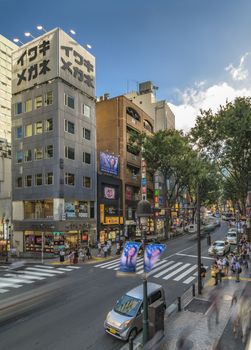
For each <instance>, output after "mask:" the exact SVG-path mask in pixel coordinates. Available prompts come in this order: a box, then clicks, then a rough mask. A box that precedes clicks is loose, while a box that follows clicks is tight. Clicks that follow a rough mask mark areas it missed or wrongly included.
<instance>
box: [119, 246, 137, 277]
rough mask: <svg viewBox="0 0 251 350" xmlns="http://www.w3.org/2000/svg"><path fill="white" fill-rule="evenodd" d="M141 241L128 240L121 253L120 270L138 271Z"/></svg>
mask: <svg viewBox="0 0 251 350" xmlns="http://www.w3.org/2000/svg"><path fill="white" fill-rule="evenodd" d="M140 246H141V243H140V242H127V243H126V245H125V247H124V249H123V253H122V255H121V260H120V267H119V271H121V272H136V263H137V255H138V251H139V248H140Z"/></svg>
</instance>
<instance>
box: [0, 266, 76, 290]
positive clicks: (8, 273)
mask: <svg viewBox="0 0 251 350" xmlns="http://www.w3.org/2000/svg"><path fill="white" fill-rule="evenodd" d="M2 268H3V271H4V274H3V276H1V277H0V294H4V293H7V292H9V291H10V290H11V288H14V289H17V288H21V287H23V286H25V285H28V284H32V283H35V282H37V281H42V280H45V279H46V278H49V277H55V276H60V275H63V274H65V273H67V272H72V271H74V270H77V269H79V268H80V267H78V266H64V267H53V266H48V265H34V266H29V267H25V268H22V269H18V270H11V269H9V268H8V267H7V266H4V267H3V266H2Z"/></svg>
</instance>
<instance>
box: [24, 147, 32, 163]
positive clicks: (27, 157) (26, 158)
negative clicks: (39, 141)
mask: <svg viewBox="0 0 251 350" xmlns="http://www.w3.org/2000/svg"><path fill="white" fill-rule="evenodd" d="M24 161H25V162H31V161H32V157H31V150H30V149H27V150H26V151H24Z"/></svg>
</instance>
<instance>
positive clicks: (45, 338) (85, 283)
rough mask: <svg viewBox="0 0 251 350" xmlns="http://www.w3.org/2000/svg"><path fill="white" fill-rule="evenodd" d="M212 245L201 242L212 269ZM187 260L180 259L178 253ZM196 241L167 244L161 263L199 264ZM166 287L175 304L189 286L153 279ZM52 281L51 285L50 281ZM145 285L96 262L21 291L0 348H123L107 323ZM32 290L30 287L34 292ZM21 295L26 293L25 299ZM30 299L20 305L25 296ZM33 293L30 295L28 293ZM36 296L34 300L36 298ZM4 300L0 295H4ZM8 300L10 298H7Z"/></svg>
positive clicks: (5, 314)
mask: <svg viewBox="0 0 251 350" xmlns="http://www.w3.org/2000/svg"><path fill="white" fill-rule="evenodd" d="M226 231H227V226H226V224H223V225H222V226H221V227H219V228H217V229H216V230H215V231H214V233H213V234H212V240H216V239H220V238H222V237H224V235H225V233H226ZM207 249H208V246H207V241H206V239H203V240H202V250H201V251H202V257H203V258H202V261H203V263H204V265H208V266H209V265H210V264H211V260H210V259H208V254H207ZM177 253H178V254H184V255H176V254H177ZM196 254H197V241H196V240H195V239H193V238H192V237H191V236H188V235H186V236H183V237H179V238H177V239H174V240H171V241H169V242H167V250H166V252H165V253H164V254H163V257H162V259H164V258H167V259H169V260H170V259H172V261H174V262H182V264H196V262H197V257H196ZM149 280H150V281H154V282H156V283H159V284H162V285H163V287H164V289H165V291H166V299H167V304H171V303H172V302H173V301H174V300H175V299H176V298H177V296H180V295H181V294H182V293H183V291H184V290H185V289H187V288H188V287H189V285H184V283H181V282H175V281H173V279H168V280H163V279H161V278H154V277H153V276H151V277H150V278H149ZM47 281H48V280H47ZM140 283H141V276H140V275H135V276H132V277H131V276H130V277H128V276H127V277H121V276H119V275H118V274H117V272H116V271H114V270H113V269H105V268H103V269H102V268H97V267H95V263H94V264H92V265H84V266H82V267H81V268H80V269H79V270H76V271H74V272H72V273H69V274H67V275H64V278H60V277H58V278H55V279H54V280H53V281H51V282H46V283H44V284H43V283H41V285H38V286H35V287H32V288H33V289H32V290H29V289H28V287H26V289H25V290H24V291H23V292H22V293H21V292H19V291H16V294H15V295H14V296H13V295H12V296H11V297H12V299H11V300H12V301H13V304H14V305H13V307H12V306H10V307H8V308H7V309H5V310H2V311H1V314H0V344H1V345H0V348H1V349H7V350H27V349H31V350H47V349H48V350H51V349H53V350H62V349H71V350H106V349H107V350H108V349H109V350H115V349H119V348H120V347H121V346H122V345H123V343H122V342H121V341H119V340H117V339H115V338H113V337H111V336H109V335H107V334H105V333H104V330H103V322H104V319H105V316H106V314H107V312H108V311H109V310H111V308H112V307H113V306H114V303H115V301H116V300H117V299H118V298H119V297H120V296H121V295H122V294H123V293H125V292H126V291H128V290H130V289H131V288H133V287H134V286H136V285H138V284H140ZM30 288H31V287H30ZM20 293H21V294H20ZM25 293H27V295H30V297H29V300H28V301H26V302H22V303H19V300H20V298H21V297H23V296H25ZM28 293H30V294H28ZM34 296H35V297H34ZM0 297H1V295H0ZM6 301H8V298H7V297H6Z"/></svg>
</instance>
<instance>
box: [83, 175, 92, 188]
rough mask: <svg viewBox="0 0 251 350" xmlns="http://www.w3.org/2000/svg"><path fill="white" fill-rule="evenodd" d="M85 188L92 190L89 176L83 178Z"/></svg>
mask: <svg viewBox="0 0 251 350" xmlns="http://www.w3.org/2000/svg"><path fill="white" fill-rule="evenodd" d="M83 187H85V188H91V178H90V177H89V176H83Z"/></svg>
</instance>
